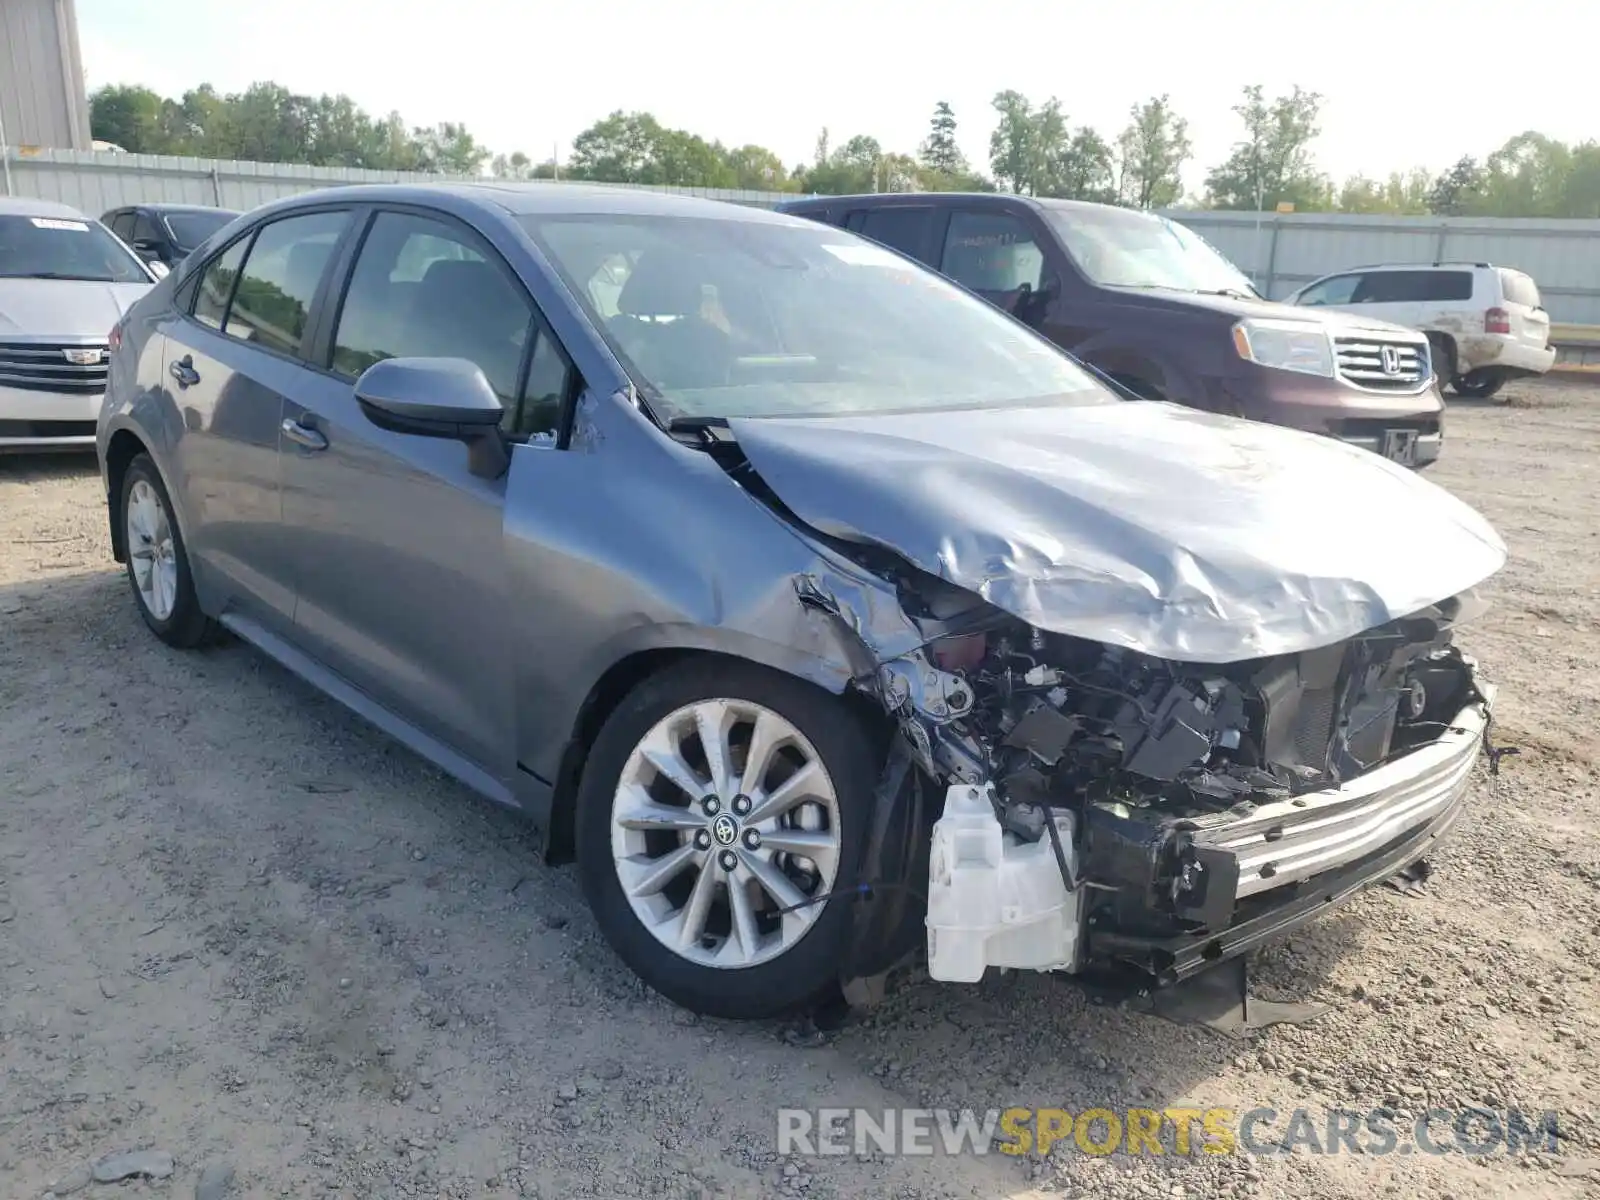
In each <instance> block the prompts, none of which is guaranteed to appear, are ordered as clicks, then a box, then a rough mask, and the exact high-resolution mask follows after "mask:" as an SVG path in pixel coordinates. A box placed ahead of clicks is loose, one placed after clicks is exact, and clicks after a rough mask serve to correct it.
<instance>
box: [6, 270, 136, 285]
mask: <svg viewBox="0 0 1600 1200" xmlns="http://www.w3.org/2000/svg"><path fill="white" fill-rule="evenodd" d="M0 279H71V280H75V281H77V282H79V283H116V282H117V281H116V280H115V279H113V278H111V276H109V275H74V274H72V273H71V272H68V271H24V272H22V273H21V274H20V275H15V274H11V273H9V272H0Z"/></svg>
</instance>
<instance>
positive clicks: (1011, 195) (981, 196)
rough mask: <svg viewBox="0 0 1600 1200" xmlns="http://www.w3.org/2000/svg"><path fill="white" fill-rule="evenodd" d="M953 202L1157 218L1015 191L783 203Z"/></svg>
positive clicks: (789, 208) (860, 195)
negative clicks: (1114, 213) (1026, 194)
mask: <svg viewBox="0 0 1600 1200" xmlns="http://www.w3.org/2000/svg"><path fill="white" fill-rule="evenodd" d="M929 203H932V204H953V203H959V204H962V205H966V206H970V205H972V204H973V203H978V204H988V205H992V206H994V207H997V208H1013V207H1016V206H1018V205H1021V206H1023V207H1027V208H1032V209H1049V210H1051V211H1053V212H1108V211H1109V212H1117V213H1127V214H1129V215H1143V216H1150V217H1154V216H1155V214H1154V213H1144V212H1142V210H1140V209H1136V208H1123V207H1122V206H1121V205H1118V204H1096V203H1095V202H1093V201H1091V200H1057V199H1055V198H1053V197H1044V196H1020V195H1018V194H1017V193H1015V192H857V193H855V194H853V195H845V196H801V197H796V198H795V199H793V200H788V201H785V202H784V203H783V205H782V206H781V207H782V209H783V211H785V212H799V211H801V210H804V209H812V208H828V207H831V206H833V205H840V206H842V207H848V206H849V205H872V206H874V207H878V208H889V207H892V206H897V205H916V204H929Z"/></svg>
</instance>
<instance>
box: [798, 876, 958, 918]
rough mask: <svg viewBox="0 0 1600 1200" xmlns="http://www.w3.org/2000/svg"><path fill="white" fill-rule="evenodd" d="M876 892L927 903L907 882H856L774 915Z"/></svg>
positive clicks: (925, 898) (868, 897)
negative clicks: (900, 893) (841, 898)
mask: <svg viewBox="0 0 1600 1200" xmlns="http://www.w3.org/2000/svg"><path fill="white" fill-rule="evenodd" d="M876 892H906V893H908V894H909V895H911V896H912V897H914V898H915V899H918V900H920V901H922V903H923V904H924V905H926V904H927V903H928V898H927V897H926V896H924V895H923V894H922V893H921V892H919V891H917V889H916V888H914V887H912V886H911V885H910V884H909V883H888V882H882V883H858V884H855V885H853V886H851V887H842V888H835V889H834V890H833V891H831V892H823V893H821V894H820V895H816V896H807V897H806V898H805V899H804V900H802V901H800V903H798V904H791V905H789V906H788V907H786V908H780V909H775V910H774V912H773V915H774V916H779V917H781V916H783V915H784V914H785V913H792V912H798V911H799V910H800V909H802V908H810V907H811V906H812V905H813V904H821V903H822V902H823V901H824V900H832V899H833V898H834V897H836V896H850V897H852V898H854V899H857V900H870V899H872V897H873V894H874V893H876Z"/></svg>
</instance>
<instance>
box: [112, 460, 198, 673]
mask: <svg viewBox="0 0 1600 1200" xmlns="http://www.w3.org/2000/svg"><path fill="white" fill-rule="evenodd" d="M172 514H173V507H172V498H171V496H169V495H168V494H167V485H166V484H165V483H164V482H163V481H162V479H161V472H160V471H158V470H156V465H155V463H154V462H152V461H151V459H150V456H149V455H148V454H140V455H137V456H136V457H135V458H134V460H133V461H132V462H130V463H129V464H128V469H127V472H126V473H125V474H124V475H123V477H122V496H121V499H120V507H119V508H118V510H117V518H118V520H120V521H121V522H122V527H123V533H124V537H125V538H126V544H127V559H128V561H127V564H126V565H127V573H128V585H129V587H130V588H131V589H132V591H133V602H134V603H135V604H136V605H138V606H139V615H140V616H141V617H143V618H144V623H145V624H146V625H148V626H149V627H150V631H151V632H152V633H154V634H155V635H156V636H157V637H158V638H160V639H161V640H162V641H163V642H165V643H167V645H169V646H176V647H178V648H179V649H182V650H190V649H193V648H194V647H196V646H200V645H203V644H205V643H206V642H207V641H209V640H210V639H211V638H212V637H213V636H214V635H215V633H216V630H217V626H216V624H215V623H214V622H213V621H212V620H211V619H210V618H209V617H207V616H206V615H205V613H203V612H201V611H200V601H199V600H198V599H197V598H196V596H195V591H194V575H193V573H192V572H191V571H190V569H189V552H188V551H187V550H186V549H185V548H184V544H183V534H182V532H181V531H180V530H179V529H178V522H177V519H176V518H175V517H174V516H173V515H172ZM163 547H165V548H164V549H163ZM164 563H165V564H167V565H169V566H170V573H169V574H166V575H165V576H163V572H162V566H163V564H164ZM141 579H145V580H147V581H150V580H154V581H156V583H155V585H154V586H152V587H148V588H147V587H146V586H144V585H142V584H141V582H140V581H141Z"/></svg>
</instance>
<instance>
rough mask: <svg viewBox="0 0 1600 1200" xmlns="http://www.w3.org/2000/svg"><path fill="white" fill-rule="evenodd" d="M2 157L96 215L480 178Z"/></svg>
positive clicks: (160, 158) (53, 155) (46, 154)
mask: <svg viewBox="0 0 1600 1200" xmlns="http://www.w3.org/2000/svg"><path fill="white" fill-rule="evenodd" d="M0 155H3V156H5V158H6V163H5V166H6V168H7V171H8V173H9V175H8V178H9V182H8V183H6V182H3V181H0V188H3V190H6V191H9V192H12V193H14V194H16V195H19V196H37V197H40V198H41V199H45V200H59V201H60V202H61V203H63V204H70V205H71V206H72V207H73V208H76V209H78V210H79V211H80V212H85V213H88V214H89V215H90V216H96V217H97V216H99V215H100V214H101V213H103V212H106V211H108V210H109V209H113V208H120V207H122V206H123V205H127V204H156V203H166V204H211V205H215V206H217V207H218V208H235V209H240V210H248V209H251V208H255V207H256V206H257V205H260V204H266V203H267V202H268V201H270V200H278V199H282V198H283V197H284V196H293V195H296V194H298V193H300V192H310V191H315V190H316V189H317V188H325V187H337V186H339V185H340V184H350V183H441V182H450V181H455V182H474V181H475V182H482V177H481V176H462V175H429V174H423V173H421V172H416V171H368V170H364V169H361V168H358V167H308V166H303V165H301V164H299V163H256V162H234V161H232V160H219V159H208V158H175V157H171V156H169V155H164V154H117V153H114V152H110V151H88V150H46V149H40V150H32V149H28V148H25V147H24V148H21V149H19V148H17V147H11V148H10V149H9V150H3V149H0ZM616 186H619V187H622V186H642V185H623V184H618V185H616ZM649 190H651V191H658V192H674V193H677V194H680V195H686V196H705V197H708V198H710V199H713V200H728V201H731V202H733V203H735V204H751V205H758V206H760V207H763V208H771V207H772V206H773V205H775V204H777V203H778V202H779V201H780V200H792V199H794V197H793V196H792V195H784V194H781V193H777V192H747V191H740V190H737V189H728V188H689V187H652V188H650V189H649Z"/></svg>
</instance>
